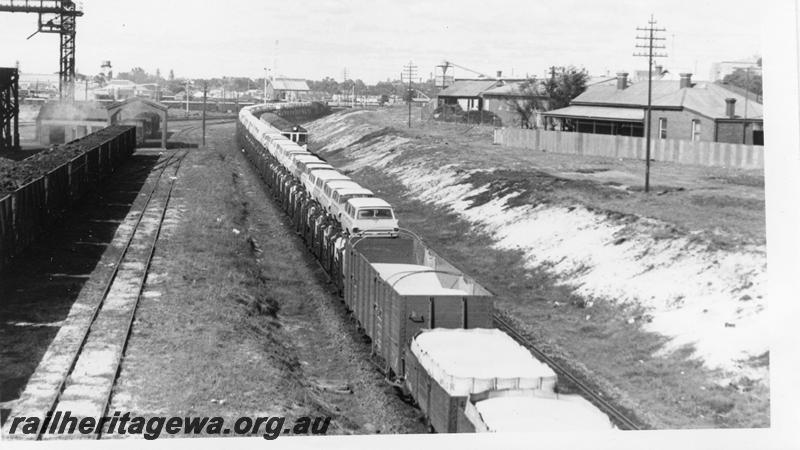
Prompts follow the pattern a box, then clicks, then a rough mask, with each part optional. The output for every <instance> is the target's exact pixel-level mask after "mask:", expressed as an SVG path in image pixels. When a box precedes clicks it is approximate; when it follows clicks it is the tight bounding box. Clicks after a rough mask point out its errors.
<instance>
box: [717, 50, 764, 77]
mask: <svg viewBox="0 0 800 450" xmlns="http://www.w3.org/2000/svg"><path fill="white" fill-rule="evenodd" d="M737 69H742V70H747V69H752V70H754V71H758V70H761V67H760V66H759V65H758V57H756V56H754V57H752V58H745V59H742V60H738V61H719V62H715V63H713V64H711V74H710V75H711V77H710V79H711V81H722V80H723V79H724V78H725V76H727V75H730V74H732V73H733V72H736V70H737Z"/></svg>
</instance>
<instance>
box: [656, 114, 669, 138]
mask: <svg viewBox="0 0 800 450" xmlns="http://www.w3.org/2000/svg"><path fill="white" fill-rule="evenodd" d="M658 137H660V138H661V139H666V138H667V118H666V117H659V118H658Z"/></svg>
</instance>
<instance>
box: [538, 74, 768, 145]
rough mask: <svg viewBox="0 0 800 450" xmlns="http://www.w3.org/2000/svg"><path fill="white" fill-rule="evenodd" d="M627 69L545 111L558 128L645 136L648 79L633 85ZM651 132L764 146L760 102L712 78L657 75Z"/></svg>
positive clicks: (658, 135) (666, 136)
mask: <svg viewBox="0 0 800 450" xmlns="http://www.w3.org/2000/svg"><path fill="white" fill-rule="evenodd" d="M627 77H628V74H627V73H622V72H621V73H618V74H617V83H616V84H615V85H608V84H599V85H595V86H590V87H588V88H587V89H586V91H585V92H584V93H583V94H581V95H579V96H578V97H576V98H575V99H573V100H572V102H570V105H569V106H567V107H566V108H561V109H557V110H553V111H547V112H544V113H542V114H543V115H544V116H545V117H547V118H549V119H550V120H549V121H548V122H549V123H551V124H553V125H554V127H555V128H556V129H562V130H567V131H577V132H581V133H595V134H616V135H624V136H644V135H645V130H644V127H645V110H646V108H647V84H648V83H647V82H639V83H634V84H632V85H629V83H628V80H627ZM651 136H652V137H653V138H654V139H687V140H692V141H713V142H729V143H745V144H757V145H763V139H764V118H763V110H762V106H761V105H760V104H758V103H756V102H754V101H752V100H747V99H746V98H745V97H743V96H741V95H739V94H737V93H735V92H733V91H731V90H729V89H726V88H725V87H723V86H721V85H719V84H715V83H711V82H692V77H691V74H688V73H684V74H681V78H680V80H678V81H671V80H654V81H653V94H652V121H651Z"/></svg>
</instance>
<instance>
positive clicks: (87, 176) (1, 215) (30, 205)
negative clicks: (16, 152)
mask: <svg viewBox="0 0 800 450" xmlns="http://www.w3.org/2000/svg"><path fill="white" fill-rule="evenodd" d="M81 141H82V142H85V143H86V144H84V145H86V151H85V152H83V153H81V154H80V155H78V156H76V157H75V158H73V159H71V160H69V161H67V162H66V163H64V164H62V165H60V166H58V167H56V168H55V169H53V170H51V171H49V172H47V173H46V174H44V175H43V176H41V177H39V178H37V179H35V180H33V181H30V182H28V183H27V184H25V185H23V186H21V187H20V188H19V189H17V190H15V191H13V192H11V193H10V194H8V195H6V196H5V197H3V198H0V270H2V269H3V268H4V267H5V266H7V265H8V264H9V262H10V261H11V259H12V258H13V257H14V256H16V255H18V254H19V253H20V252H22V251H23V250H24V249H25V248H26V247H27V246H28V245H30V244H31V242H33V240H34V239H36V237H37V236H38V235H39V234H40V233H41V232H42V231H43V230H44V229H45V228H46V227H47V226H48V225H51V224H52V223H53V222H54V221H55V220H56V219H57V218H58V217H59V216H60V215H61V214H62V213H63V212H65V211H67V210H69V209H70V208H71V207H73V206H74V205H75V204H76V202H77V201H78V200H79V199H80V198H81V197H83V195H84V194H85V193H86V192H87V191H89V190H90V189H91V188H92V187H93V186H94V185H96V184H97V183H98V182H99V181H100V180H101V179H102V178H103V177H105V176H106V175H108V174H110V173H111V172H113V171H114V169H116V167H117V166H118V165H119V164H120V163H121V162H122V161H123V160H124V159H125V158H127V157H128V156H130V155H131V153H133V151H134V149H135V148H136V128H135V127H129V126H116V127H110V128H106V129H104V130H101V131H98V132H96V133H93V134H90V135H87V136H85V137H84V138H82V139H81ZM65 145H81V143H70V144H65Z"/></svg>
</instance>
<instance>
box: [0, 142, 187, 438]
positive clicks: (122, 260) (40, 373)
mask: <svg viewBox="0 0 800 450" xmlns="http://www.w3.org/2000/svg"><path fill="white" fill-rule="evenodd" d="M186 154H187V151H186V150H178V151H176V152H173V153H171V154H169V156H167V157H166V158H165V159H164V160H163V161H161V162H159V163H158V164H157V165H156V169H155V170H154V171H153V174H152V175H151V177H150V179H149V180H148V182H147V183H146V184H145V186H148V184H149V189H148V188H145V189H146V190H145V191H144V192H142V193H140V194H139V197H140V199H138V200H137V201H136V202H135V204H134V206H133V207H132V210H135V209H138V208H141V209H139V212H138V213H132V214H129V216H128V218H126V220H125V221H123V223H122V224H121V225H120V227H119V229H118V234H117V236H118V238H119V239H118V238H115V240H114V242H112V244H111V246H112V247H118V249H117V250H118V251H117V254H116V257H115V259H114V260H113V263H112V264H113V270H111V271H110V272H108V276H107V277H106V278H105V279H104V280H102V282H101V283H102V288H101V289H97V290H95V291H93V292H92V293H91V294H90V295H91V297H93V298H91V299H89V300H90V301H86V302H83V303H82V304H81V305H79V306H82V307H83V308H78V309H90V310H91V311H90V312H87V313H84V314H83V315H81V313H78V314H77V315H76V316H75V317H76V319H75V320H74V321H72V322H69V321H65V325H64V326H63V327H62V330H60V331H59V334H58V335H57V336H56V338H55V339H54V341H53V343H52V344H51V346H50V348H49V349H48V351H47V352H46V353H45V355H44V356H43V358H42V361H41V363H40V364H39V367H37V369H36V372H35V373H34V374H33V376H32V377H31V378H30V380H29V382H28V385H27V386H26V389H25V392H24V393H23V395H22V397H21V398H20V401H19V402H18V403H17V406H16V408H14V411H13V412H12V415H11V417H10V419H11V418H13V417H23V416H24V417H39V418H42V419H45V418H46V417H48V416H49V415H52V416H56V415H57V414H58V413H59V412H60V413H61V415H62V417H63V416H64V415H65V414H66V413H67V412H69V414H70V416H72V417H78V418H79V420H80V418H83V417H93V418H95V420H97V419H98V418H100V417H103V416H106V415H108V414H109V411H108V407H109V404H110V401H111V397H112V395H113V388H114V384H115V383H116V379H117V376H118V374H119V369H120V365H121V362H122V358H123V357H124V354H125V349H126V346H127V343H128V338H129V337H130V333H131V329H132V325H133V321H134V318H135V314H136V308H137V306H138V302H139V299H140V297H141V294H142V290H143V289H144V285H145V282H146V280H147V274H148V271H149V268H150V263H151V261H152V259H153V255H154V253H155V249H156V243H157V241H158V238H159V235H160V233H161V228H162V225H163V222H164V218H165V215H166V212H167V210H168V207H169V202H170V199H171V197H172V192H173V188H174V185H175V183H174V182H175V180H176V177H177V174H178V171H179V169H180V165H181V163H182V162H183V159H184V158H185V156H186ZM76 303H78V302H77V301H76ZM87 305H90V306H88V308H87V307H86V306H87ZM45 420H46V419H45ZM10 422H11V420H9V422H7V423H6V430H5V431H6V433H5V434H6V435H7V436H8V429H7V428H8V426H9V425H10ZM44 431H45V427H42V429H40V430H39V431H38V433H37V434H36V435H33V434H24V435H23V434H19V431H17V433H16V434H14V435H13V436H14V437H16V438H23V439H52V438H64V437H65V436H64V435H60V434H50V433H44ZM96 431H98V430H96ZM101 435H102V429H101V430H99V432H94V433H91V434H83V435H81V434H77V433H76V434H72V435H70V437H82V438H89V439H99V438H100V437H101Z"/></svg>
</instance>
